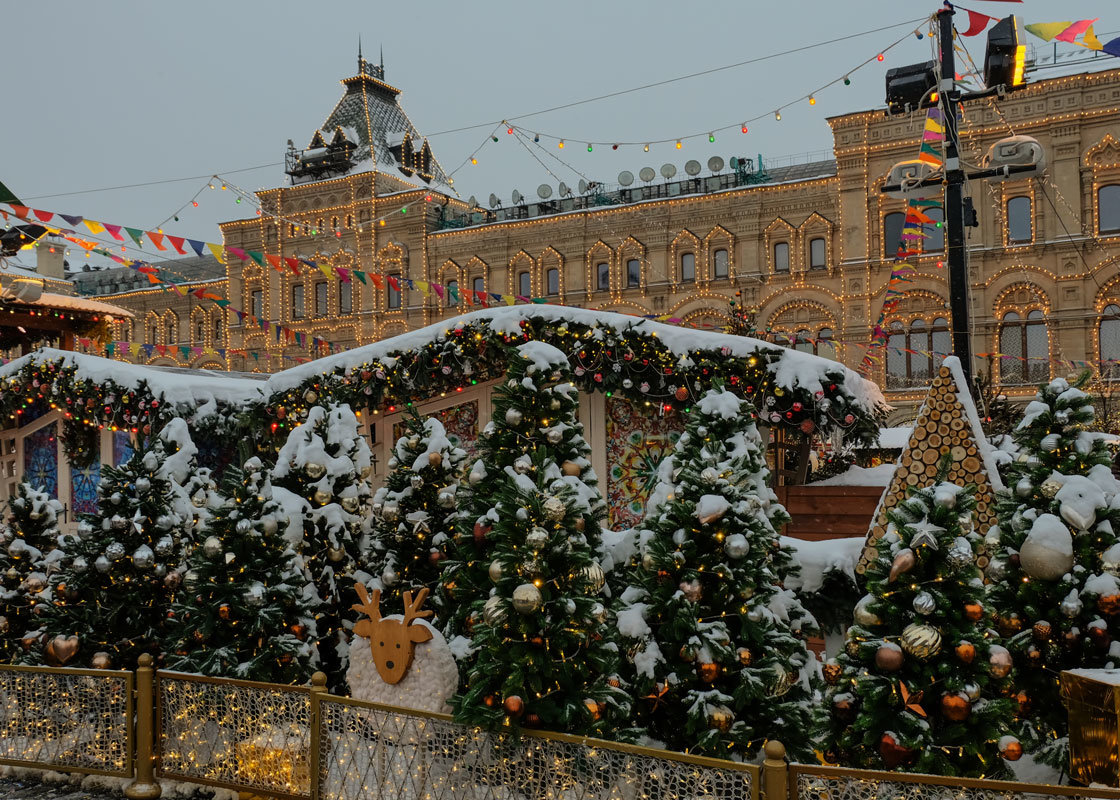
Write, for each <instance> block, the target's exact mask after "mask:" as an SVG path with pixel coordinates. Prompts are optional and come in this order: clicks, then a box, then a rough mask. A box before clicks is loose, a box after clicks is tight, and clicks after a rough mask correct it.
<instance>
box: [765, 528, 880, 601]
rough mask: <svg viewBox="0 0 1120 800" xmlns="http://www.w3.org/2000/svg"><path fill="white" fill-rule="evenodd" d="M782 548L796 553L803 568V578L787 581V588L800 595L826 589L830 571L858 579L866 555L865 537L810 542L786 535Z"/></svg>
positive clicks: (795, 559) (787, 579)
mask: <svg viewBox="0 0 1120 800" xmlns="http://www.w3.org/2000/svg"><path fill="white" fill-rule="evenodd" d="M781 541H782V547H785V548H788V549H790V550H792V551H793V560H794V563H795V564H797V565H799V566H800V567H801V574H800V575H790V576H789V577H788V578H786V587H787V588H789V589H792V590H793V591H794V592H796V593H797V594H799V595H805V594H812V593H813V592H818V591H820V589H821V587H822V586H824V579H825V576H827V575H828V574H829V573H830V572H838V573H842V574H844V575H846V576H848V577H849V578H851V579H852V582H853V583H854V582H855V580H856V564H858V563H859V557H860V554H861V553H862V552H863V546H864V537H862V536H853V537H850V538H845V539H825V540H822V541H819V542H810V541H806V540H805V539H793V538H791V537H789V536H783V537H782V539H781Z"/></svg>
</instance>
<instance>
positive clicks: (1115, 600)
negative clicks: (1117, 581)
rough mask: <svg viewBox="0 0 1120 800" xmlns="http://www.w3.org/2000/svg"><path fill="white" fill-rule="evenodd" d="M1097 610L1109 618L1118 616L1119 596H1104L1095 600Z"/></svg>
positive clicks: (1119, 610)
mask: <svg viewBox="0 0 1120 800" xmlns="http://www.w3.org/2000/svg"><path fill="white" fill-rule="evenodd" d="M1097 608H1099V609H1100V610H1101V613H1102V614H1108V615H1109V616H1110V617H1111V616H1115V615H1116V614H1120V594H1106V595H1101V596H1100V597H1098V598H1097Z"/></svg>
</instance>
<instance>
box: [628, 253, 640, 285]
mask: <svg viewBox="0 0 1120 800" xmlns="http://www.w3.org/2000/svg"><path fill="white" fill-rule="evenodd" d="M641 283H642V262H641V261H639V260H638V259H636V258H631V259H627V261H626V288H628V289H636V288H637V287H638V286H640V285H641Z"/></svg>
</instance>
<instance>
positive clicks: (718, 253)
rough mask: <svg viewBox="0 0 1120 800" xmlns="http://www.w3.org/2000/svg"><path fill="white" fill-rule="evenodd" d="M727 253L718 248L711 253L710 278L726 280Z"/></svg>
mask: <svg viewBox="0 0 1120 800" xmlns="http://www.w3.org/2000/svg"><path fill="white" fill-rule="evenodd" d="M727 265H728V258H727V251H726V250H725V249H724V248H722V247H721V248H720V249H718V250H715V251H713V252H712V277H713V278H726V277H727Z"/></svg>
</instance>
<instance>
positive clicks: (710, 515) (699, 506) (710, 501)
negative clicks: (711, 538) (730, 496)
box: [692, 494, 731, 524]
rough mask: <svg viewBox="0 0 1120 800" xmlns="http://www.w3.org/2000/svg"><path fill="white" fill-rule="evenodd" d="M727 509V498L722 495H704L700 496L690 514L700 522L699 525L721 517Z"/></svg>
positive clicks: (729, 505)
mask: <svg viewBox="0 0 1120 800" xmlns="http://www.w3.org/2000/svg"><path fill="white" fill-rule="evenodd" d="M729 508H731V503H729V502H727V498H726V497H724V496H723V495H721V494H705V495H701V497H700V499H699V500H697V501H696V507H695V509H694V510H693V512H692V513H693V516H695V517H696V518H697V519H698V520H700V523H701V524H706V523H707V522H708V521H710V520H713V519H719V518H720V517H722V516H723V515H724V514H726V513H727V509H729Z"/></svg>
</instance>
